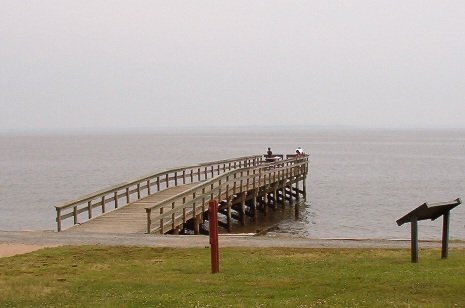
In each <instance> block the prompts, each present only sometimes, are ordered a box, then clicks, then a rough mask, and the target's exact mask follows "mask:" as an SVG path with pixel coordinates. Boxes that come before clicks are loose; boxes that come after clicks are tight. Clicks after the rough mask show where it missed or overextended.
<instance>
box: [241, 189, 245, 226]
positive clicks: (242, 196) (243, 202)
mask: <svg viewBox="0 0 465 308" xmlns="http://www.w3.org/2000/svg"><path fill="white" fill-rule="evenodd" d="M240 218H241V225H242V226H245V193H242V194H241V211H240Z"/></svg>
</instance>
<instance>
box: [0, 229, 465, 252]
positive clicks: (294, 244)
mask: <svg viewBox="0 0 465 308" xmlns="http://www.w3.org/2000/svg"><path fill="white" fill-rule="evenodd" d="M219 244H220V247H290V248H367V249H369V248H385V249H393V248H405V249H410V241H409V240H408V239H312V238H296V237H290V236H285V235H282V236H281V235H279V236H253V235H243V234H242V235H241V234H234V235H220V238H219ZM61 245H112V246H149V247H177V248H190V247H209V238H208V236H205V235H164V236H160V235H153V234H94V233H74V232H73V233H71V232H70V233H67V232H60V233H57V232H53V231H0V257H7V256H13V255H17V254H21V253H27V252H31V251H34V250H37V249H41V248H44V247H55V246H61ZM419 246H420V248H426V247H428V248H430V247H433V248H440V247H441V243H440V241H420V244H419ZM449 247H450V248H465V241H450V243H449Z"/></svg>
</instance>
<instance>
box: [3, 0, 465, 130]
mask: <svg viewBox="0 0 465 308" xmlns="http://www.w3.org/2000/svg"><path fill="white" fill-rule="evenodd" d="M0 1H1V3H2V10H1V11H0V46H1V47H0V68H1V69H0V71H1V74H0V103H1V106H2V112H1V113H0V132H44V131H51V132H57V131H58V132H75V131H96V132H99V131H124V130H129V131H137V130H149V131H150V130H159V129H170V128H189V127H197V128H202V127H238V128H241V127H291V126H293V127H317V128H321V127H327V128H328V127H329V128H331V127H344V128H355V129H359V128H362V129H363V128H365V129H464V128H465V121H464V119H463V118H464V116H465V103H464V102H463V98H464V97H465V74H464V72H465V58H464V56H463V55H464V54H465V31H464V29H465V2H461V1H441V2H425V1H419V0H415V1H408V2H402V4H401V5H400V4H399V3H397V2H392V1H377V2H371V1H351V2H347V3H346V2H327V1H308V2H300V1H292V2H289V1H275V0H271V1H266V2H259V1H247V2H246V1H234V2H223V1H198V2H197V1H196V2H188V1H170V2H164V1H138V2H129V1H112V2H107V1H101V0H97V1H92V2H74V1H56V0H55V1H40V2H20V1H12V0H0Z"/></svg>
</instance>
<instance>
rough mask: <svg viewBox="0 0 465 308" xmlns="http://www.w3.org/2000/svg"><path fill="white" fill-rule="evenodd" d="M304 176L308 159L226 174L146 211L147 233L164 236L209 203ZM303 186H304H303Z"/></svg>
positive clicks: (279, 162) (298, 158) (290, 182)
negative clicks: (157, 233)
mask: <svg viewBox="0 0 465 308" xmlns="http://www.w3.org/2000/svg"><path fill="white" fill-rule="evenodd" d="M307 173H308V156H307V155H305V156H299V157H292V158H289V159H286V160H281V161H277V162H273V163H264V164H261V165H255V167H253V168H251V167H245V168H238V169H234V170H230V171H228V172H225V173H224V174H221V175H218V176H216V177H214V178H211V179H209V180H207V181H204V182H201V183H199V184H198V185H196V186H195V187H192V188H190V189H189V190H187V191H185V192H183V193H181V194H178V195H176V196H173V197H171V198H169V199H167V200H165V201H163V202H160V203H158V204H156V205H154V206H150V207H146V208H145V210H146V214H147V228H146V232H147V233H152V232H160V233H161V234H164V233H165V232H166V231H168V230H173V229H175V228H176V227H177V225H180V224H182V223H186V221H187V220H189V219H192V218H194V219H195V218H196V217H197V216H198V215H200V214H203V213H204V212H205V211H206V207H207V203H208V201H209V200H211V199H216V200H217V201H219V202H220V201H223V200H229V199H230V198H232V197H233V196H237V195H238V194H242V193H246V192H250V191H255V190H257V189H260V188H265V189H266V188H267V187H269V188H271V187H272V186H273V185H274V184H276V183H278V182H280V181H284V182H288V183H289V185H292V183H298V181H299V180H302V179H303V180H304V181H305V177H306V175H307ZM304 186H305V184H304Z"/></svg>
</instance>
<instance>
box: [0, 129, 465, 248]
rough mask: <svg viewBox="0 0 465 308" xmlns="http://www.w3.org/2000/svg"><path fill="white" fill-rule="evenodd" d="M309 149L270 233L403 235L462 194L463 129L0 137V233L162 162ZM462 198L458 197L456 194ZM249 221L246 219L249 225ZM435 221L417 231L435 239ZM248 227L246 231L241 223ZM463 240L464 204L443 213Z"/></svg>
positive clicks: (31, 224) (35, 225)
mask: <svg viewBox="0 0 465 308" xmlns="http://www.w3.org/2000/svg"><path fill="white" fill-rule="evenodd" d="M297 146H301V147H303V148H304V150H305V151H306V152H307V153H309V154H310V155H311V158H310V174H309V179H308V182H307V185H308V187H307V188H308V192H309V194H308V200H307V203H306V205H305V206H303V207H302V208H301V218H300V219H299V220H297V221H296V220H294V219H293V218H292V217H293V212H292V210H290V209H288V210H284V211H279V213H277V214H279V215H277V216H276V217H278V216H279V217H281V218H282V220H281V223H280V225H279V230H278V231H276V232H280V233H288V234H292V235H296V236H303V237H312V238H330V237H337V238H342V237H344V238H345V237H353V238H408V237H409V227H408V225H405V226H402V227H398V226H397V225H396V223H395V221H396V219H398V218H400V217H401V216H402V215H403V214H405V213H406V212H408V211H409V210H411V209H413V208H415V207H416V206H418V205H420V204H421V203H423V202H425V201H427V202H438V201H449V200H452V199H455V198H457V197H461V198H462V199H463V198H465V131H401V130H398V131H385V130H343V129H340V130H336V129H287V130H283V129H275V130H269V129H268V130H264V129H261V130H257V129H242V130H227V129H222V130H214V131H208V132H207V130H202V129H196V130H179V131H172V132H158V133H151V134H116V133H115V134H100V135H92V134H74V135H57V134H55V135H52V134H50V135H13V134H11V135H5V134H4V135H0V170H1V171H0V172H1V173H0V230H37V229H54V228H55V222H54V217H55V209H54V206H55V205H58V204H60V203H62V202H64V201H68V200H72V199H75V198H77V197H79V196H81V195H84V194H87V193H90V192H93V191H96V190H98V189H101V188H104V187H107V186H110V185H114V184H117V183H120V182H124V181H127V180H129V179H132V178H137V177H139V176H142V175H146V174H150V173H153V172H156V171H160V170H163V169H167V168H171V167H177V166H183V165H188V164H196V163H199V162H205V161H210V160H218V159H225V158H232V157H237V156H243V155H249V154H257V153H264V152H265V150H266V148H267V147H271V148H272V150H273V151H274V152H275V153H288V152H293V151H294V149H295V148H296V147H297ZM464 201H465V200H464ZM255 227H256V226H252V228H255ZM441 227H442V224H441V221H439V220H438V221H435V222H429V221H428V222H421V223H420V238H421V239H426V238H432V239H440V234H441ZM244 231H247V230H244ZM450 236H451V238H456V239H465V206H464V205H462V206H459V207H458V208H456V209H455V210H453V211H452V213H451V230H450Z"/></svg>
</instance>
